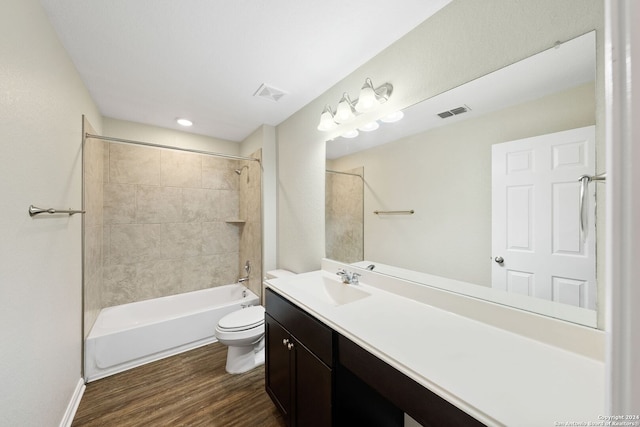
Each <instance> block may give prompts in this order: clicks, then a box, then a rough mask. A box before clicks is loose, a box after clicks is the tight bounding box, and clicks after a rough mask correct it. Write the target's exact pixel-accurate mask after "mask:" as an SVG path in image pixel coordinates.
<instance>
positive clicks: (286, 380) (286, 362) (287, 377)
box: [265, 315, 293, 424]
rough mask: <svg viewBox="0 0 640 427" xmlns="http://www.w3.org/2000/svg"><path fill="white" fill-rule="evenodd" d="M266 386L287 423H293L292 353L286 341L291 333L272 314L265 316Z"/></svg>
mask: <svg viewBox="0 0 640 427" xmlns="http://www.w3.org/2000/svg"><path fill="white" fill-rule="evenodd" d="M265 334H266V335H265V339H266V343H265V345H266V352H265V357H266V360H265V388H266V390H267V393H268V394H269V396H271V399H272V400H273V402H274V403H275V404H276V405H277V406H278V407H279V409H280V411H281V412H282V413H283V415H284V418H285V420H286V421H287V424H291V420H290V418H291V397H292V396H291V390H292V387H293V383H292V372H291V362H290V358H291V354H292V352H291V351H290V350H289V348H287V345H286V344H283V343H286V342H288V341H284V340H290V339H291V338H290V336H289V333H288V332H287V331H286V330H285V329H284V328H283V327H282V326H280V324H279V323H278V322H276V321H275V320H273V318H271V316H269V315H267V316H266V317H265Z"/></svg>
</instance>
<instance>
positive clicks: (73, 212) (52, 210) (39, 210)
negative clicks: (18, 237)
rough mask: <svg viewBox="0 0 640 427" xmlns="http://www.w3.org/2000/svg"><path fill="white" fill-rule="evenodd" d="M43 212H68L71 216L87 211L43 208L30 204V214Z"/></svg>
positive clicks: (34, 214)
mask: <svg viewBox="0 0 640 427" xmlns="http://www.w3.org/2000/svg"><path fill="white" fill-rule="evenodd" d="M43 213H48V214H68V215H69V216H71V215H73V214H77V213H80V214H83V213H85V211H79V210H72V209H64V210H63V209H53V208H49V209H42V208H38V207H35V206H33V205H31V206H29V216H31V217H34V216H36V215H40V214H43Z"/></svg>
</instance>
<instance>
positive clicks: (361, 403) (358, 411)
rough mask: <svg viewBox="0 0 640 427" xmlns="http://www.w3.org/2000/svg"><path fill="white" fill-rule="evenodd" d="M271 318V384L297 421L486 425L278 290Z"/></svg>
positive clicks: (269, 305)
mask: <svg viewBox="0 0 640 427" xmlns="http://www.w3.org/2000/svg"><path fill="white" fill-rule="evenodd" d="M265 325H266V326H265V329H266V369H265V372H266V380H265V386H266V390H267V393H268V394H269V396H271V399H272V400H273V402H274V403H275V404H276V406H277V407H278V408H279V409H280V411H281V412H282V413H283V414H284V416H285V419H286V421H287V425H289V426H291V427H294V426H304V427H316V426H318V427H321V426H337V427H342V426H349V427H350V426H354V425H366V426H368V427H378V426H380V427H392V426H393V427H400V426H402V425H403V424H404V422H403V417H404V412H406V413H408V414H409V415H411V416H412V417H413V418H414V419H415V420H416V421H418V422H420V423H421V424H422V425H423V426H425V427H431V426H433V427H436V426H437V427H450V426H451V427H452V426H459V427H462V426H464V427H468V426H482V425H483V424H482V423H480V422H479V421H478V420H476V419H475V418H473V417H471V416H470V415H468V414H467V413H465V412H464V411H461V410H460V409H458V408H457V407H456V406H454V405H452V404H451V403H449V402H447V401H446V400H444V399H442V398H441V397H439V396H437V395H436V394H434V393H433V392H431V391H430V390H428V389H426V388H425V387H423V386H422V385H420V384H419V383H417V382H416V381H414V380H413V379H411V378H409V377H408V376H407V375H405V374H404V373H402V372H400V371H398V370H397V369H395V368H394V367H392V366H390V365H389V364H387V363H386V362H384V361H383V360H381V359H379V358H378V357H376V356H374V355H373V354H371V353H369V352H368V351H367V350H365V349H363V348H362V347H360V346H359V345H357V344H356V343H354V342H353V341H351V340H349V339H348V338H346V337H344V336H342V335H339V334H338V333H336V332H335V331H333V330H332V329H331V328H329V327H327V326H326V325H325V324H323V323H321V322H320V321H318V320H317V319H316V318H314V317H312V316H311V315H309V314H308V313H307V312H305V311H304V310H302V309H300V308H298V307H297V306H295V305H294V304H292V303H290V302H289V301H287V300H286V299H284V298H283V297H281V296H280V295H278V294H276V293H275V292H273V291H272V290H271V289H267V291H266V320H265Z"/></svg>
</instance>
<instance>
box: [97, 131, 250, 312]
mask: <svg viewBox="0 0 640 427" xmlns="http://www.w3.org/2000/svg"><path fill="white" fill-rule="evenodd" d="M103 153H104V156H103V165H104V167H103V170H104V174H103V215H102V216H103V238H102V240H103V245H102V271H103V275H102V283H101V285H100V286H101V289H100V291H99V292H94V291H91V290H90V289H85V298H87V295H95V297H96V298H98V299H99V300H100V302H99V304H97V305H99V306H100V307H101V308H103V307H109V306H114V305H119V304H124V303H128V302H133V301H140V300H145V299H150V298H157V297H162V296H167V295H173V294H178V293H183V292H189V291H194V290H199V289H204V288H208V287H212V286H220V285H226V284H230V283H236V282H237V280H238V278H239V277H241V275H243V274H244V269H243V268H242V267H243V266H244V264H245V261H246V260H250V262H251V265H252V272H251V281H250V283H249V287H250V288H251V289H252V290H254V292H256V293H258V294H259V290H260V285H261V280H260V278H261V276H262V272H261V265H262V259H261V247H262V246H261V234H262V233H261V221H260V211H261V210H260V205H261V203H260V202H261V196H260V192H261V184H260V177H261V173H260V164H259V163H258V162H255V161H244V160H232V159H225V158H219V157H213V156H208V155H201V154H195V153H187V152H181V151H178V150H170V149H159V148H152V147H142V146H135V145H129V144H119V143H103ZM259 155H260V150H258V152H256V153H254V154H253V155H252V156H251V157H257V156H259ZM243 166H248V167H247V168H244V169H243V170H242V174H241V175H238V174H237V173H235V172H234V171H235V170H236V169H240V168H242V167H243ZM85 269H86V266H85ZM87 285H89V286H91V284H90V283H85V286H87ZM91 305H95V304H90V302H89V301H86V302H85V306H87V307H90V306H91ZM91 323H92V322H91Z"/></svg>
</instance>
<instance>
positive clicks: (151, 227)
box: [106, 224, 162, 265]
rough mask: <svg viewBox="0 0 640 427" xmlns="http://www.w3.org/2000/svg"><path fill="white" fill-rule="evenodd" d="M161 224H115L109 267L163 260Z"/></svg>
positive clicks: (111, 232)
mask: <svg viewBox="0 0 640 427" xmlns="http://www.w3.org/2000/svg"><path fill="white" fill-rule="evenodd" d="M161 227H162V225H161V224H115V225H112V226H111V227H110V229H111V231H110V236H109V237H110V241H109V256H108V257H107V258H106V260H107V263H106V264H107V265H114V264H135V263H139V262H149V261H155V260H159V259H161V251H160V243H161V241H162V238H161V231H162V228H161Z"/></svg>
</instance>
